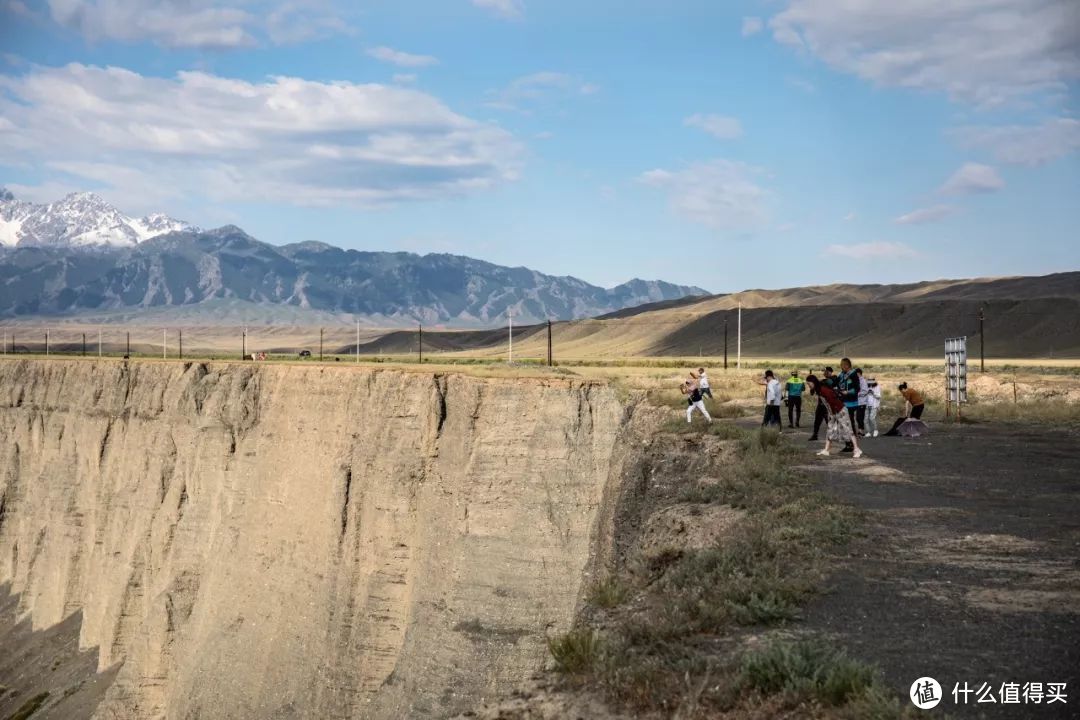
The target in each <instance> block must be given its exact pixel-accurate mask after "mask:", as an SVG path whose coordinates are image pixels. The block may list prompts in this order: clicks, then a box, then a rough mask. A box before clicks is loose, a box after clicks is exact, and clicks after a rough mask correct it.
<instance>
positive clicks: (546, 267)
mask: <svg viewBox="0 0 1080 720" xmlns="http://www.w3.org/2000/svg"><path fill="white" fill-rule="evenodd" d="M900 5H902V7H900V8H890V7H887V6H885V5H883V4H882V3H879V2H877V1H876V0H765V1H762V2H749V1H748V2H725V3H717V2H704V1H692V2H691V1H688V2H677V1H675V0H673V1H672V2H655V0H648V1H647V0H622V1H621V2H615V1H614V0H592V1H591V2H589V3H577V2H563V1H562V0H547V1H545V2H541V1H540V0H438V1H437V2H436V1H434V0H423V1H421V0H396V1H395V2H389V1H388V0H369V1H368V2H356V3H333V2H329V1H326V2H322V1H316V0H288V1H285V0H283V1H278V0H235V2H231V3H230V2H226V3H220V2H219V3H213V4H211V3H203V2H200V0H184V1H182V2H181V1H180V0H171V1H165V2H162V1H161V0H158V1H156V2H149V1H146V0H48V1H47V2H46V1H42V0H39V1H36V2H35V1H32V0H0V49H2V51H3V58H2V60H0V183H3V184H6V185H7V186H8V187H10V188H11V189H12V190H13V191H14V192H15V193H16V195H17V196H20V197H23V198H25V199H30V200H35V201H49V200H54V199H58V198H59V197H60V196H62V195H63V194H64V193H65V192H68V191H72V190H83V189H89V190H94V191H96V192H98V193H99V194H101V195H102V196H103V197H105V198H106V199H108V200H109V201H111V202H113V203H114V204H116V205H117V206H118V207H120V208H121V209H122V210H124V211H126V212H129V213H130V214H142V213H146V212H152V211H161V212H166V213H168V214H171V215H174V216H177V217H180V218H182V219H185V220H188V221H191V222H194V223H196V224H199V225H202V226H207V227H209V226H215V225H220V224H224V223H230V222H231V223H235V224H237V225H239V226H241V227H243V228H244V229H245V230H247V231H248V232H250V233H251V234H252V235H254V236H256V237H258V238H260V239H263V240H266V241H268V242H272V243H278V244H280V243H286V242H292V241H299V240H322V241H325V242H329V243H333V244H335V245H340V246H343V247H350V248H361V249H371V250H409V251H415V252H451V253H458V254H464V255H470V256H474V257H479V258H483V259H486V260H490V261H492V262H497V263H500V264H506V265H525V266H528V267H530V268H533V269H536V270H540V271H543V272H547V273H552V274H559V275H563V274H566V275H575V276H577V277H581V278H583V279H585V280H588V281H590V282H593V283H597V284H602V285H613V284H616V283H619V282H622V281H625V280H627V279H629V278H631V277H644V278H660V279H665V280H669V281H673V282H680V283H686V284H694V285H699V286H701V287H704V288H706V289H708V290H711V291H715V292H725V291H732V290H739V289H744V288H750V287H765V288H776V287H789V286H796V285H805V284H816V283H829V282H895V281H911V280H921V279H931V278H941V277H970V276H979V275H1010V274H1041V273H1048V272H1054V271H1061V270H1075V269H1078V268H1080V233H1078V230H1077V228H1078V227H1080V202H1078V201H1077V200H1078V198H1080V120H1078V119H1077V118H1078V117H1080V108H1078V103H1077V98H1078V93H1077V85H1078V81H1080V50H1078V48H1080V4H1078V3H1076V2H1074V1H1073V0H989V1H988V0H955V2H951V3H941V2H939V1H938V2H930V1H929V0H911V1H910V2H907V3H902V4H900Z"/></svg>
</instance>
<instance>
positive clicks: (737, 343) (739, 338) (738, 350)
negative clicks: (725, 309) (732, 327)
mask: <svg viewBox="0 0 1080 720" xmlns="http://www.w3.org/2000/svg"><path fill="white" fill-rule="evenodd" d="M735 348H736V349H735V366H736V367H737V368H738V369H739V370H742V303H739V329H738V333H737V337H736V340H735Z"/></svg>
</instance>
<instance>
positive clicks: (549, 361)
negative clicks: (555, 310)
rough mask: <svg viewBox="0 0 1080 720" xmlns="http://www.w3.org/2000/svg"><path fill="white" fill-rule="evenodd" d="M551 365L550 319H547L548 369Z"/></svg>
mask: <svg viewBox="0 0 1080 720" xmlns="http://www.w3.org/2000/svg"><path fill="white" fill-rule="evenodd" d="M551 365H552V361H551V318H548V367H551Z"/></svg>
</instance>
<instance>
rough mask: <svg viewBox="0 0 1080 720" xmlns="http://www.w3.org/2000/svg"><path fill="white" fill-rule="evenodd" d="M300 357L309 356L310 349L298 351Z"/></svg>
mask: <svg viewBox="0 0 1080 720" xmlns="http://www.w3.org/2000/svg"><path fill="white" fill-rule="evenodd" d="M300 357H302V358H307V357H311V351H310V350H301V351H300Z"/></svg>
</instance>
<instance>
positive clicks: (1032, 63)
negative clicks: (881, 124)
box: [769, 0, 1080, 106]
mask: <svg viewBox="0 0 1080 720" xmlns="http://www.w3.org/2000/svg"><path fill="white" fill-rule="evenodd" d="M769 26H770V28H771V29H772V31H773V37H774V38H775V39H776V41H778V42H780V43H783V44H786V45H790V46H793V47H796V48H799V49H800V50H803V51H806V52H808V53H810V54H812V55H814V56H816V57H818V58H820V59H821V60H823V61H824V62H825V63H827V64H828V65H830V66H832V67H833V68H836V69H837V70H840V71H843V72H847V73H851V74H853V75H857V76H858V77H861V78H863V79H865V80H869V81H871V82H874V83H876V84H878V85H883V86H900V87H911V88H918V89H923V90H930V91H942V92H945V93H948V95H949V96H950V97H952V98H953V99H956V100H963V101H968V102H973V103H975V104H977V105H982V106H990V105H997V104H1001V103H1004V102H1008V101H1011V100H1015V99H1019V98H1024V97H1028V96H1033V95H1038V94H1042V93H1046V92H1060V91H1063V90H1064V89H1065V87H1066V83H1068V82H1070V81H1075V80H1076V79H1077V78H1080V53H1078V52H1077V51H1076V48H1077V47H1080V3H1078V2H1076V0H949V2H941V0H905V2H883V1H882V0H788V2H787V7H786V8H785V9H784V10H782V11H781V12H780V13H778V14H777V15H776V16H774V17H773V18H772V19H771V20H770V22H769Z"/></svg>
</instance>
